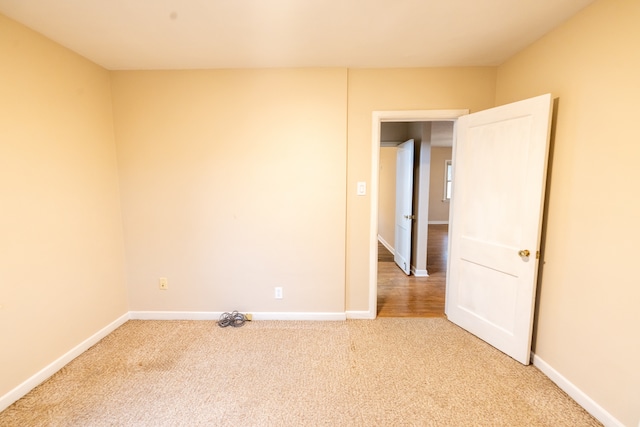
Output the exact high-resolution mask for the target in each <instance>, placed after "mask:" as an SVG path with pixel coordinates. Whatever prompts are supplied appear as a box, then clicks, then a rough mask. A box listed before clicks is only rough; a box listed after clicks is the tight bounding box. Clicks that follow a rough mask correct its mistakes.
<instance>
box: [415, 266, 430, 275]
mask: <svg viewBox="0 0 640 427" xmlns="http://www.w3.org/2000/svg"><path fill="white" fill-rule="evenodd" d="M411 273H413V275H414V276H416V277H429V272H428V271H427V270H416V268H415V267H414V266H411Z"/></svg>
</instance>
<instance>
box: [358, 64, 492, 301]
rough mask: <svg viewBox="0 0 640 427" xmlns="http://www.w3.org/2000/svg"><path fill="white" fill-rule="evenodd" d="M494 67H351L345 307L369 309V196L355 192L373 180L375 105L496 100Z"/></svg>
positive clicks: (474, 106) (445, 105) (426, 106)
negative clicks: (363, 182) (359, 185)
mask: <svg viewBox="0 0 640 427" xmlns="http://www.w3.org/2000/svg"><path fill="white" fill-rule="evenodd" d="M495 73H496V69H495V68H489V67H477V68H473V67H469V68H430V69H354V70H349V85H348V99H349V107H348V114H349V122H348V124H347V138H348V147H347V255H346V256H347V271H346V294H347V310H349V311H353V312H365V311H368V310H369V271H370V266H369V235H370V229H371V224H370V215H371V212H370V211H371V209H370V208H371V200H370V194H367V196H365V197H363V196H357V195H356V185H357V182H358V181H367V182H369V181H370V180H371V155H372V153H371V146H372V144H371V138H372V136H371V133H372V132H371V121H372V112H373V111H388V110H430V109H434V110H442V109H469V110H470V111H472V112H473V111H479V110H483V109H486V108H491V107H493V106H494V98H495V77H496V74H495Z"/></svg>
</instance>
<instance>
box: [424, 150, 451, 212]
mask: <svg viewBox="0 0 640 427" xmlns="http://www.w3.org/2000/svg"><path fill="white" fill-rule="evenodd" d="M446 160H451V148H450V147H431V182H430V188H429V221H437V222H440V223H442V222H449V205H450V203H449V202H443V201H442V199H443V198H444V162H445V161H446Z"/></svg>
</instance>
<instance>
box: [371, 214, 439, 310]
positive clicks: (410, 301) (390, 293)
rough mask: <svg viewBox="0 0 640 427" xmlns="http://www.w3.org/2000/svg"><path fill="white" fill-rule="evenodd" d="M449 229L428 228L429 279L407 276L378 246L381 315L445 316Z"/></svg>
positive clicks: (379, 306)
mask: <svg viewBox="0 0 640 427" xmlns="http://www.w3.org/2000/svg"><path fill="white" fill-rule="evenodd" d="M448 230H449V226H448V225H446V224H444V225H440V224H438V225H435V224H434V225H429V230H428V238H427V242H428V243H427V271H428V272H429V277H415V276H413V275H411V276H407V275H405V274H404V273H403V272H402V270H400V268H399V267H398V266H397V265H396V264H395V263H394V262H393V257H392V256H391V253H389V251H387V249H386V248H385V247H384V246H382V245H381V244H379V245H378V253H379V255H378V316H380V317H444V297H445V282H446V273H447V241H448Z"/></svg>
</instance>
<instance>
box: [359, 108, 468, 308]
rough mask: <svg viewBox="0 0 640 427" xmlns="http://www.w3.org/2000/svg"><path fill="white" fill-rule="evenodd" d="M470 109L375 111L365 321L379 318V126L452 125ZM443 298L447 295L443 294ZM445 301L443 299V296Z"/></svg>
mask: <svg viewBox="0 0 640 427" xmlns="http://www.w3.org/2000/svg"><path fill="white" fill-rule="evenodd" d="M467 114H469V110H462V109H460V110H400V111H398V110H394V111H374V112H373V113H372V120H371V198H370V199H371V206H370V212H371V217H370V220H369V221H370V229H369V312H368V316H367V317H368V318H370V319H375V318H376V316H377V315H378V201H379V197H380V196H379V191H380V188H379V187H380V126H381V124H382V123H383V122H447V121H452V122H454V132H453V133H454V138H453V149H454V150H455V143H456V141H455V122H456V121H457V119H458V117H460V116H464V115H467ZM445 295H446V294H445ZM445 298H446V296H445Z"/></svg>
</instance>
